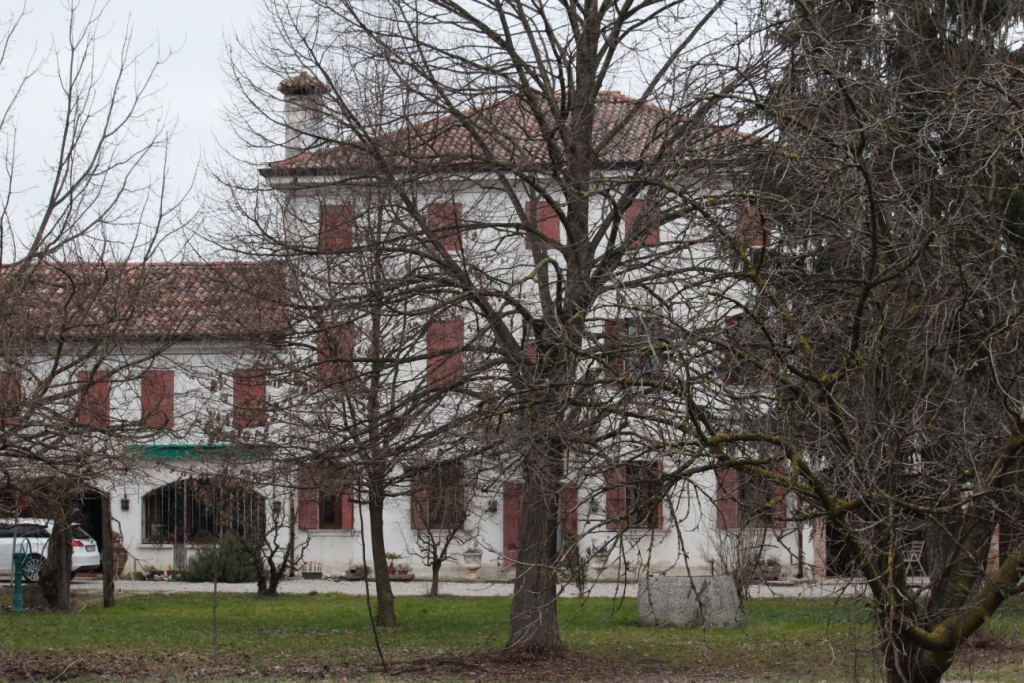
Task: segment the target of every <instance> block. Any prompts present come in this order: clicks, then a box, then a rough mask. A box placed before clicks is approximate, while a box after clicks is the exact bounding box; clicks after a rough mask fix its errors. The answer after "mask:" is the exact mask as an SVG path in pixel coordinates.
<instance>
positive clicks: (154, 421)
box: [142, 370, 174, 429]
mask: <svg viewBox="0 0 1024 683" xmlns="http://www.w3.org/2000/svg"><path fill="white" fill-rule="evenodd" d="M142 424H143V425H145V426H146V427H149V428H151V429H171V428H173V427H174V371H173V370H146V371H145V372H143V373H142Z"/></svg>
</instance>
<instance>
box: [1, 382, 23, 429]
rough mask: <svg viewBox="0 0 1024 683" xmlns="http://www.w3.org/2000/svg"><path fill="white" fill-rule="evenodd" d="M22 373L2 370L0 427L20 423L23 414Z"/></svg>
mask: <svg viewBox="0 0 1024 683" xmlns="http://www.w3.org/2000/svg"><path fill="white" fill-rule="evenodd" d="M21 401H22V393H21V373H20V372H16V371H13V370H2V371H0V428H2V427H3V426H5V425H14V424H17V423H18V418H19V417H20V415H21Z"/></svg>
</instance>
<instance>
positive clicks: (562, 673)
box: [0, 594, 1024, 683]
mask: <svg viewBox="0 0 1024 683" xmlns="http://www.w3.org/2000/svg"><path fill="white" fill-rule="evenodd" d="M211 598H212V596H211V595H209V594H179V595H137V596H131V597H120V598H119V600H118V604H117V606H116V607H115V608H114V609H111V610H104V609H102V608H100V607H99V606H97V605H95V604H89V605H87V606H85V607H84V609H82V610H81V611H78V612H76V613H72V614H65V615H60V614H49V613H42V612H34V613H26V614H12V613H9V612H5V613H3V614H0V644H2V646H3V648H5V649H6V650H7V652H4V651H3V650H2V649H0V676H4V677H7V678H28V677H29V676H31V677H32V678H35V679H37V680H38V679H39V678H43V677H46V676H50V677H53V676H56V675H60V674H63V675H64V676H65V677H72V676H108V675H114V676H121V677H128V678H142V679H145V678H153V677H161V678H163V677H165V676H172V677H203V678H208V677H228V678H230V677H236V678H237V677H241V678H247V677H252V676H256V675H259V676H264V677H266V676H269V677H276V678H282V679H293V678H310V677H316V678H319V677H323V676H328V677H338V676H346V677H355V678H369V679H373V678H376V676H377V673H376V672H378V671H379V665H378V664H377V663H376V660H375V657H376V651H375V648H374V645H373V633H372V629H371V628H370V626H369V625H368V620H367V612H366V603H365V601H364V599H362V598H357V597H351V596H344V595H337V594H331V595H282V596H280V597H277V598H259V597H257V596H254V595H248V594H246V595H239V594H232V595H223V594H222V595H221V596H220V597H219V609H218V631H219V656H218V657H217V658H216V659H214V657H213V643H212V629H211V609H210V607H211ZM95 599H96V598H93V597H90V598H89V600H95ZM509 605H510V600H509V599H507V598H454V597H443V598H437V599H429V598H412V597H405V598H398V602H397V610H398V616H399V620H400V622H401V624H400V626H399V627H398V628H395V629H389V630H387V631H384V632H382V633H381V644H382V647H383V650H384V655H385V658H386V660H387V661H388V662H389V664H390V668H391V670H392V672H395V671H398V672H400V673H404V674H405V675H406V676H407V677H410V678H414V679H416V678H430V679H435V680H438V679H439V680H626V679H650V680H665V679H666V678H669V679H673V680H687V678H689V679H691V680H722V681H738V680H749V681H755V680H756V681H808V682H812V681H813V682H814V683H817V682H818V681H830V682H831V681H853V680H854V667H855V661H854V660H855V659H856V670H857V680H860V681H869V680H873V679H875V678H876V677H875V676H873V675H872V674H873V673H874V672H875V671H876V669H875V668H874V667H875V666H877V663H876V662H875V657H874V654H873V652H872V650H871V647H870V645H871V629H870V624H869V622H868V621H867V618H866V614H865V613H864V611H863V610H862V609H860V607H859V606H858V605H857V604H855V603H852V602H842V603H838V604H836V603H835V602H833V601H825V600H791V599H776V600H758V601H750V602H748V603H747V605H746V611H747V617H746V619H745V620H744V622H743V626H742V627H741V628H739V629H717V630H709V631H701V630H687V629H657V630H655V629H646V628H640V627H638V626H637V625H636V616H635V615H636V612H635V605H634V602H633V601H632V600H625V601H622V602H616V601H612V600H609V599H592V600H589V601H586V602H583V601H580V600H562V601H560V602H559V614H560V616H561V619H562V623H563V630H562V636H563V641H564V642H565V644H566V645H567V646H568V647H569V648H570V649H571V651H572V652H571V654H570V655H568V656H567V657H566V658H564V659H563V660H561V661H559V662H554V663H549V662H534V663H527V664H523V663H510V662H507V661H504V660H503V659H502V658H500V657H499V656H497V652H498V651H500V649H501V647H502V645H503V644H504V642H505V639H506V637H507V635H508V626H507V623H506V621H507V618H508V611H509ZM1022 618H1024V605H1022V604H1021V603H1017V604H1015V605H1012V606H1011V607H1009V608H1007V609H1005V610H1003V611H1002V612H1001V613H1000V615H999V617H998V618H997V619H996V620H995V621H994V622H993V623H992V624H991V625H990V628H989V633H990V635H989V636H987V637H986V639H984V642H980V643H979V646H978V647H975V648H973V649H970V650H968V651H966V652H964V653H963V655H962V656H961V657H960V662H959V665H958V670H957V671H956V672H955V675H954V676H953V677H952V678H953V679H963V680H969V679H971V677H973V680H992V681H1007V682H1009V681H1022V680H1024V668H1022V667H1021V658H1022V656H1024V635H1021V634H1020V633H1019V632H1018V630H1017V624H1018V622H1019V621H1022Z"/></svg>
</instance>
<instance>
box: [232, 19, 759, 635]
mask: <svg viewBox="0 0 1024 683" xmlns="http://www.w3.org/2000/svg"><path fill="white" fill-rule="evenodd" d="M720 8H721V3H715V2H708V3H705V4H703V5H702V4H701V3H696V4H683V3H678V2H671V1H665V2H651V3H643V4H638V5H634V4H632V3H625V4H621V3H595V2H588V3H572V4H560V5H554V4H540V5H538V4H535V3H529V2H517V1H513V2H497V1H494V2H488V1H481V2H469V3H455V2H448V1H447V0H433V1H428V2H424V3H407V2H400V1H390V0H385V1H382V2H370V3H361V2H359V3H356V2H344V1H343V2H320V1H318V0H297V1H294V2H267V3H266V12H267V15H268V22H267V26H268V28H269V31H268V34H267V35H266V36H265V37H264V39H262V40H260V39H258V38H256V39H253V38H247V39H246V41H245V42H243V44H240V45H239V46H238V49H237V50H236V51H235V53H234V56H235V58H234V61H233V62H232V64H231V68H232V72H233V76H234V78H235V80H236V81H237V83H238V85H239V98H238V102H239V109H238V110H237V112H235V120H236V122H237V123H238V124H239V125H240V127H241V128H242V129H243V130H244V131H245V132H246V133H247V135H246V138H247V139H248V140H249V141H250V143H252V144H254V145H256V146H260V145H264V146H269V145H270V143H271V141H272V140H274V139H275V138H276V137H277V131H278V130H279V129H280V127H282V126H284V125H285V124H286V123H288V122H286V121H284V120H282V119H280V118H277V117H275V115H274V112H275V111H279V110H280V107H279V106H278V105H277V102H278V98H277V96H276V93H275V92H274V91H273V88H274V87H275V86H276V85H277V83H278V82H279V81H281V80H283V79H286V78H289V77H293V76H295V75H296V74H299V73H301V72H306V73H308V74H309V75H310V78H312V79H314V81H315V82H316V83H319V84H322V86H323V89H322V91H320V92H319V93H318V99H317V100H315V101H313V100H307V102H306V103H304V104H303V103H293V104H292V108H291V109H290V111H292V112H294V111H295V110H296V109H295V107H296V106H297V107H298V108H299V110H300V111H301V110H302V109H303V108H305V111H307V112H308V113H309V114H310V115H309V116H308V117H307V123H309V124H311V125H308V126H307V127H306V130H305V131H304V132H305V133H306V137H305V140H304V143H303V144H301V145H299V146H297V147H293V150H292V156H291V157H290V158H289V159H288V160H286V161H283V162H280V163H276V164H272V165H271V168H270V169H268V170H266V171H265V175H266V176H267V177H269V178H273V179H274V182H277V183H280V185H281V187H282V188H285V187H287V188H289V191H291V192H294V193H295V195H298V194H300V193H301V191H302V190H303V188H308V187H309V186H311V185H315V184H320V185H321V186H328V185H333V186H334V187H336V188H338V190H339V191H340V192H344V191H345V188H346V187H350V186H353V185H355V186H358V185H359V184H369V185H371V186H373V187H376V188H382V189H383V190H384V191H386V195H387V198H388V201H387V206H388V210H389V219H390V220H391V221H392V225H393V226H396V227H401V228H402V230H403V231H404V234H403V236H402V239H400V240H397V241H395V242H393V243H392V248H393V249H394V250H395V252H396V254H398V253H404V254H407V255H409V256H410V258H411V259H412V260H413V261H414V262H415V263H416V265H417V269H416V270H415V271H410V277H408V278H405V279H403V280H401V281H400V282H399V283H396V284H395V287H393V289H392V291H391V292H390V295H391V297H392V299H397V300H416V299H417V298H418V297H420V298H427V299H430V300H433V301H438V300H440V301H448V302H452V303H453V304H454V303H457V304H458V305H459V306H460V307H462V308H464V309H466V310H468V311H471V312H472V315H473V318H474V322H473V324H472V325H469V324H468V323H467V330H470V329H475V330H479V332H478V333H476V334H478V335H479V338H480V339H481V340H483V341H485V342H486V348H487V351H488V353H489V360H488V362H486V363H481V366H480V368H481V369H480V372H479V373H477V375H476V379H477V380H479V381H478V383H476V384H475V385H472V384H471V385H470V386H472V387H473V389H472V394H471V395H472V396H473V397H474V399H475V401H476V403H477V405H478V406H479V410H478V413H479V415H480V416H481V418H487V419H490V420H492V422H491V424H490V426H491V427H492V429H493V430H494V433H497V434H500V435H501V443H500V446H501V453H502V462H501V463H500V466H499V467H500V470H501V471H502V472H506V473H515V474H516V475H517V476H521V477H522V480H523V488H522V510H523V518H522V524H521V526H520V529H521V532H520V533H521V535H520V539H519V558H518V563H517V571H516V578H515V592H514V597H513V605H512V615H511V621H512V628H511V633H510V637H509V641H508V645H509V648H510V649H513V650H528V651H534V652H547V651H552V650H556V649H559V648H560V647H561V641H560V638H559V633H558V621H557V609H556V602H555V597H556V591H557V572H556V570H555V567H556V563H557V559H558V537H559V534H558V526H559V524H558V520H559V507H560V498H561V491H562V490H563V488H564V485H565V479H566V477H567V475H568V474H569V472H570V471H572V472H573V475H574V476H581V477H582V476H585V475H582V474H581V472H582V471H583V470H586V471H587V472H589V473H590V474H592V475H595V476H597V477H600V478H603V477H604V474H605V472H606V470H607V469H608V468H609V467H611V468H613V469H614V468H615V460H616V458H623V459H627V460H628V459H630V458H632V457H639V456H642V457H651V456H650V453H651V452H652V451H651V449H650V448H649V444H645V443H642V439H640V438H637V439H635V440H634V441H633V442H632V443H634V444H636V445H637V446H640V448H639V449H638V450H637V451H635V452H630V450H629V445H630V443H631V442H630V438H629V435H630V434H632V435H641V434H642V430H632V429H630V427H629V423H630V421H631V420H633V419H634V417H635V414H634V413H631V412H630V410H629V404H630V402H631V400H632V399H634V398H636V397H637V396H641V395H642V394H643V392H633V391H622V390H621V389H622V388H623V387H626V386H632V385H636V384H643V382H637V381H635V380H636V379H637V378H638V377H640V376H641V375H643V376H644V377H647V379H650V378H649V376H647V375H644V373H642V372H641V371H640V369H639V368H634V367H628V368H627V367H626V365H625V364H623V363H619V362H618V361H617V360H614V356H613V354H611V353H609V351H610V348H611V347H612V346H618V348H619V349H622V348H624V347H625V346H628V344H626V343H625V336H628V335H619V334H618V333H617V332H616V330H620V328H621V329H622V330H626V329H627V328H629V329H631V327H630V326H629V325H626V324H623V325H618V324H617V323H616V322H615V321H617V320H619V319H620V318H630V319H634V320H636V319H640V318H642V319H643V320H645V321H647V323H653V321H654V320H656V319H657V318H658V317H659V316H664V317H672V316H674V315H676V314H677V313H678V311H679V308H678V307H679V306H681V305H682V304H680V303H679V302H678V301H676V299H675V296H674V295H675V294H677V293H678V292H675V291H674V285H673V282H674V280H675V278H676V275H677V271H678V270H679V269H683V268H687V267H689V266H690V262H689V261H688V260H687V256H686V255H687V254H688V253H689V252H688V250H689V249H692V248H693V246H694V244H695V240H693V239H692V236H690V235H686V234H684V232H683V231H682V230H679V229H674V230H668V229H661V230H659V226H661V225H668V224H671V223H672V222H673V221H676V220H678V219H680V218H681V217H682V216H684V215H688V214H690V213H692V207H693V206H694V205H695V204H700V203H702V202H703V199H702V197H703V194H705V193H706V192H707V189H708V187H709V184H710V183H711V182H713V181H712V180H710V179H709V178H708V172H709V165H708V164H707V163H706V160H707V157H708V156H713V154H712V153H711V148H712V147H713V146H714V145H716V144H718V143H720V142H722V141H724V140H725V139H726V138H728V137H729V136H722V135H720V129H717V128H712V127H710V126H709V124H711V123H714V124H722V123H730V121H726V120H723V119H721V118H719V117H720V116H722V111H723V110H722V109H721V108H720V107H719V105H720V103H721V101H722V99H723V98H724V97H725V96H726V94H727V93H729V92H730V91H731V90H732V89H734V88H735V87H737V86H736V84H737V83H741V82H743V80H744V78H745V76H744V75H743V74H742V73H741V72H742V69H738V70H737V71H736V72H731V71H719V70H715V69H713V68H710V67H709V66H708V65H709V64H713V63H714V62H715V59H716V58H717V57H719V56H722V55H723V53H724V52H726V51H727V50H728V49H729V48H730V47H731V46H730V44H728V41H719V42H717V43H716V42H715V41H712V40H710V39H709V38H708V33H706V32H705V31H704V28H705V26H706V25H707V23H708V22H709V21H710V20H711V19H712V18H713V17H714V16H715V15H716V13H717V12H718V11H719V9H720ZM702 57H703V58H706V59H707V61H706V62H702V61H701V59H702ZM733 57H736V60H738V61H734V63H737V64H740V63H743V62H744V59H743V58H742V56H736V55H733ZM360 74H367V75H372V77H374V78H377V79H379V83H380V85H379V87H378V88H376V89H375V91H374V92H376V93H377V94H378V98H377V100H376V105H377V110H376V115H375V116H373V117H371V118H366V117H365V109H364V107H363V106H362V103H363V101H364V94H365V91H364V90H363V89H362V86H363V83H364V81H363V79H361V78H359V75H360ZM619 78H622V79H623V80H626V79H628V80H629V81H630V82H632V83H635V84H638V85H636V86H635V87H634V88H633V90H632V92H631V94H632V95H634V96H635V99H631V98H629V97H624V96H622V95H620V94H619V93H617V92H609V91H611V90H612V89H613V88H614V87H615V85H616V82H617V81H616V79H619ZM653 105H657V106H653ZM286 111H288V110H286ZM296 137H297V136H296ZM698 149H699V150H706V151H707V152H708V154H707V155H703V154H693V151H694V150H698ZM263 161H266V157H264V159H263ZM647 323H645V324H644V325H641V326H640V327H650V326H652V325H650V324H647ZM632 327H637V326H636V325H634V326H632ZM467 337H468V335H467ZM613 341H614V343H611V342H613ZM637 355H642V354H637ZM634 371H636V372H634ZM468 381H469V380H468V378H467V383H468ZM644 381H647V380H646V379H645V380H644ZM659 381H660V380H659ZM683 412H684V413H685V411H683ZM612 445H614V446H615V448H612V447H611V446H612ZM664 447H665V443H664V441H663V442H662V446H660V447H656V448H664ZM654 452H660V451H654Z"/></svg>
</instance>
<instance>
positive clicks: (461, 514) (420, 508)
mask: <svg viewBox="0 0 1024 683" xmlns="http://www.w3.org/2000/svg"><path fill="white" fill-rule="evenodd" d="M410 495H411V497H412V508H411V512H412V520H411V521H412V528H413V529H418V530H425V529H458V528H460V527H461V526H462V523H463V521H465V519H466V512H465V499H466V492H465V482H464V480H463V468H462V463H457V462H448V463H439V464H436V465H432V466H431V467H427V468H424V469H421V470H420V471H419V472H417V473H416V474H415V475H414V476H413V478H412V486H411V491H410Z"/></svg>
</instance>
